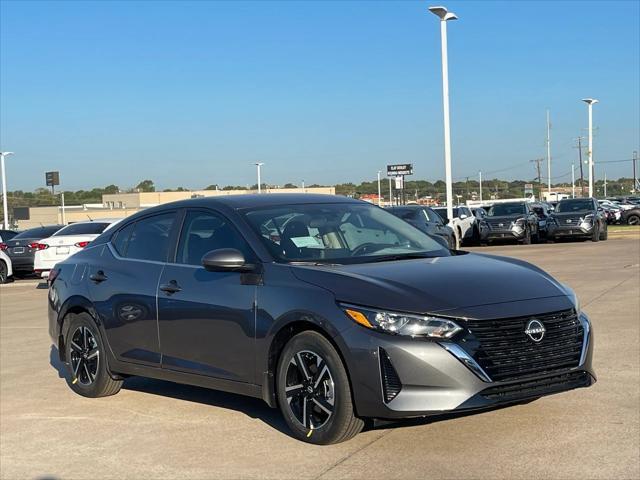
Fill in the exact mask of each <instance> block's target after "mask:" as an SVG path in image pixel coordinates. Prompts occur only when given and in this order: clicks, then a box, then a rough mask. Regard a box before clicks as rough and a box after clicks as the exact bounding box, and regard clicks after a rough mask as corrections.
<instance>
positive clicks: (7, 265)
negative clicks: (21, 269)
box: [0, 249, 13, 284]
mask: <svg viewBox="0 0 640 480" xmlns="http://www.w3.org/2000/svg"><path fill="white" fill-rule="evenodd" d="M12 275H13V267H12V265H11V259H10V258H9V256H8V255H7V254H6V253H4V251H3V250H1V249H0V284H2V283H7V282H8V281H9V279H10V278H11V276H12Z"/></svg>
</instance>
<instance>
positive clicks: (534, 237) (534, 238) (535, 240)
mask: <svg viewBox="0 0 640 480" xmlns="http://www.w3.org/2000/svg"><path fill="white" fill-rule="evenodd" d="M531 241H532V242H533V243H540V232H539V231H538V230H536V233H535V235H532V236H531Z"/></svg>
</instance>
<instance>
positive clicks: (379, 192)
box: [378, 170, 382, 206]
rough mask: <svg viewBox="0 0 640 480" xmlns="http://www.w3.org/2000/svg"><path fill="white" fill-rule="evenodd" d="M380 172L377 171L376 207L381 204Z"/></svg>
mask: <svg viewBox="0 0 640 480" xmlns="http://www.w3.org/2000/svg"><path fill="white" fill-rule="evenodd" d="M380 173H381V172H380V170H378V206H380V205H381V203H382V192H381V190H380Z"/></svg>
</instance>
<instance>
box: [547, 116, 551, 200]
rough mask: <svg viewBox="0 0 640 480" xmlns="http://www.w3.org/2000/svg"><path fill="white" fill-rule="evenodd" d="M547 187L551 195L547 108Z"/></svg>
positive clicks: (549, 130)
mask: <svg viewBox="0 0 640 480" xmlns="http://www.w3.org/2000/svg"><path fill="white" fill-rule="evenodd" d="M547 188H548V190H547V191H548V192H549V195H551V122H550V121H549V110H547Z"/></svg>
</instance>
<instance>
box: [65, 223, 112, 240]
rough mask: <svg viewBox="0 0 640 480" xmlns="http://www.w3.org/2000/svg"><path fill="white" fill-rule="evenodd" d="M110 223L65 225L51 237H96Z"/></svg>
mask: <svg viewBox="0 0 640 480" xmlns="http://www.w3.org/2000/svg"><path fill="white" fill-rule="evenodd" d="M109 225H111V224H110V223H105V222H91V223H74V224H73V225H67V226H66V227H64V228H63V229H61V230H58V231H57V232H56V233H55V234H54V235H53V236H54V237H58V236H62V235H96V234H100V233H102V232H104V229H105V228H107V227H108V226H109Z"/></svg>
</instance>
